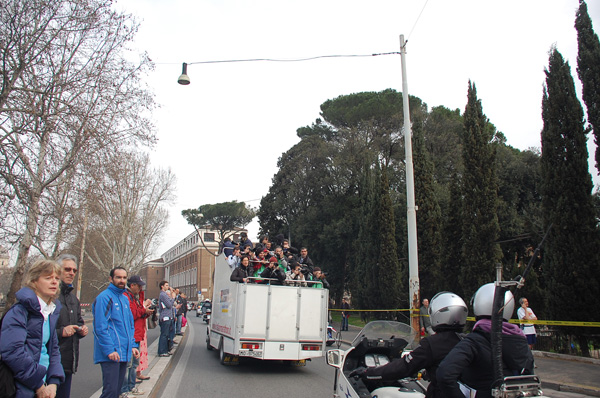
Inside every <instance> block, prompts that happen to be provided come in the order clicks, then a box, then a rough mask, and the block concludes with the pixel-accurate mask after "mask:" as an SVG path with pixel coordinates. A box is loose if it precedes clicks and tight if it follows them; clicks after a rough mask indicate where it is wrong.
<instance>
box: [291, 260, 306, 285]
mask: <svg viewBox="0 0 600 398" xmlns="http://www.w3.org/2000/svg"><path fill="white" fill-rule="evenodd" d="M291 268H292V270H291V271H288V272H287V274H286V280H287V284H288V285H290V286H301V287H306V281H305V278H304V274H303V273H302V272H300V271H301V270H302V266H301V265H300V264H298V263H294V264H293V265H292V266H291Z"/></svg>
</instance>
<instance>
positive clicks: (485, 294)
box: [472, 283, 515, 321]
mask: <svg viewBox="0 0 600 398" xmlns="http://www.w3.org/2000/svg"><path fill="white" fill-rule="evenodd" d="M495 292H496V286H495V285H494V284H493V283H487V284H485V285H483V286H481V287H480V288H479V289H478V290H477V291H476V292H475V295H474V296H473V299H472V303H473V312H474V313H475V317H479V316H489V317H491V316H492V307H493V306H494V293H495ZM514 310H515V298H514V297H513V294H512V293H511V292H510V290H507V291H506V293H505V294H504V311H503V312H502V318H503V319H504V320H505V321H508V320H509V319H510V317H511V316H512V314H513V311H514Z"/></svg>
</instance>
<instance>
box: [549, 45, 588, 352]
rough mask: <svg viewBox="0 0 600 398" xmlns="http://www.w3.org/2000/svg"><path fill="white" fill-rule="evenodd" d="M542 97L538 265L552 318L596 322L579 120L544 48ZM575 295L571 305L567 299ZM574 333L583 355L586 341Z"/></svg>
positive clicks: (562, 68)
mask: <svg viewBox="0 0 600 398" xmlns="http://www.w3.org/2000/svg"><path fill="white" fill-rule="evenodd" d="M545 73H546V84H545V86H544V92H543V98H542V119H543V122H544V127H543V129H542V158H541V167H542V186H541V193H542V212H543V220H544V226H545V228H548V226H549V225H550V224H552V230H551V231H550V234H549V235H548V240H547V244H546V247H545V249H546V250H545V256H544V263H543V269H544V272H545V273H546V278H545V279H546V282H547V288H548V291H549V294H548V295H547V297H548V310H549V313H550V315H551V316H552V317H553V319H556V320H571V321H592V320H593V321H598V320H600V314H599V310H598V305H597V303H596V300H597V299H598V295H599V293H600V291H599V290H600V289H599V282H600V280H599V278H598V267H599V265H598V264H599V262H598V260H599V258H598V250H599V248H600V247H599V245H598V231H597V226H596V221H597V220H596V219H595V214H594V207H593V201H592V195H591V191H592V188H593V185H592V179H591V176H590V174H589V171H588V151H587V146H586V141H587V140H586V133H585V122H584V117H583V109H582V107H581V103H580V102H579V100H578V99H577V96H576V91H575V84H574V83H573V77H572V76H571V70H570V67H569V64H568V63H567V62H565V60H564V59H563V57H562V55H561V54H560V53H559V52H558V50H557V49H556V48H553V49H552V50H551V51H550V59H549V65H548V68H547V69H546V70H545ZM574 297H576V300H577V302H576V304H574V302H573V299H574ZM577 332H578V333H579V337H580V338H581V339H580V343H582V344H581V348H582V349H583V350H584V353H585V352H586V350H587V343H586V342H585V339H584V338H583V337H582V336H581V334H580V333H581V332H582V330H581V329H580V330H577Z"/></svg>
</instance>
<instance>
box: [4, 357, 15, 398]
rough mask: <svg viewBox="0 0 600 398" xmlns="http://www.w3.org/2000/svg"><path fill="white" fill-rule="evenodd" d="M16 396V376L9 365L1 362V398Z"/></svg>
mask: <svg viewBox="0 0 600 398" xmlns="http://www.w3.org/2000/svg"><path fill="white" fill-rule="evenodd" d="M16 394H17V387H16V386H15V376H14V374H13V372H12V370H11V369H10V368H9V367H8V365H7V364H5V363H4V361H2V360H0V397H3V398H4V397H6V398H12V397H14V396H15V395H16Z"/></svg>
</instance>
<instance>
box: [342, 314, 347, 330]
mask: <svg viewBox="0 0 600 398" xmlns="http://www.w3.org/2000/svg"><path fill="white" fill-rule="evenodd" d="M342 330H348V317H347V316H342Z"/></svg>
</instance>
